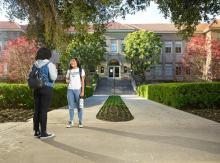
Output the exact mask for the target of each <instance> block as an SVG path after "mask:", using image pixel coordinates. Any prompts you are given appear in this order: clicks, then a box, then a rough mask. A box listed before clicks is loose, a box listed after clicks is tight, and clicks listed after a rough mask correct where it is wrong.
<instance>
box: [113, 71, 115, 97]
mask: <svg viewBox="0 0 220 163" xmlns="http://www.w3.org/2000/svg"><path fill="white" fill-rule="evenodd" d="M113 80H114V81H113V83H114V96H115V71H113Z"/></svg>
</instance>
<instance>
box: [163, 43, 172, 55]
mask: <svg viewBox="0 0 220 163" xmlns="http://www.w3.org/2000/svg"><path fill="white" fill-rule="evenodd" d="M164 47H165V49H164V52H165V53H166V54H172V51H173V50H172V48H173V43H172V41H165V42H164ZM166 48H170V49H171V51H170V53H167V52H166Z"/></svg>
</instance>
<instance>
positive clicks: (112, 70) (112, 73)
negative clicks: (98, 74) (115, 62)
mask: <svg viewBox="0 0 220 163" xmlns="http://www.w3.org/2000/svg"><path fill="white" fill-rule="evenodd" d="M113 76H114V67H109V77H111V78H112V77H113Z"/></svg>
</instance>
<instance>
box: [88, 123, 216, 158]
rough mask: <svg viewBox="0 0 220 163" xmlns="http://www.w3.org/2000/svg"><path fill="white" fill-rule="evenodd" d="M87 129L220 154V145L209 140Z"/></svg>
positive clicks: (96, 128) (94, 128) (95, 128)
mask: <svg viewBox="0 0 220 163" xmlns="http://www.w3.org/2000/svg"><path fill="white" fill-rule="evenodd" d="M85 129H89V130H95V131H100V132H105V133H110V134H114V135H119V136H124V137H130V138H134V139H138V140H146V141H152V142H156V143H162V144H171V145H175V146H179V147H184V148H190V149H196V150H201V151H206V152H208V153H212V154H220V143H219V142H213V141H208V140H201V139H195V138H189V137H183V136H160V135H144V134H137V133H129V132H125V131H117V130H112V129H105V128H98V127H85Z"/></svg>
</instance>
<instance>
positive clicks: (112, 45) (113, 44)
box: [111, 40, 117, 53]
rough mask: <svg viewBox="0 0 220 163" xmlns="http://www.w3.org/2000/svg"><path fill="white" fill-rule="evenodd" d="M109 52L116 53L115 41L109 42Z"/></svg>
mask: <svg viewBox="0 0 220 163" xmlns="http://www.w3.org/2000/svg"><path fill="white" fill-rule="evenodd" d="M111 52H113V53H116V52H117V40H111Z"/></svg>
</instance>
